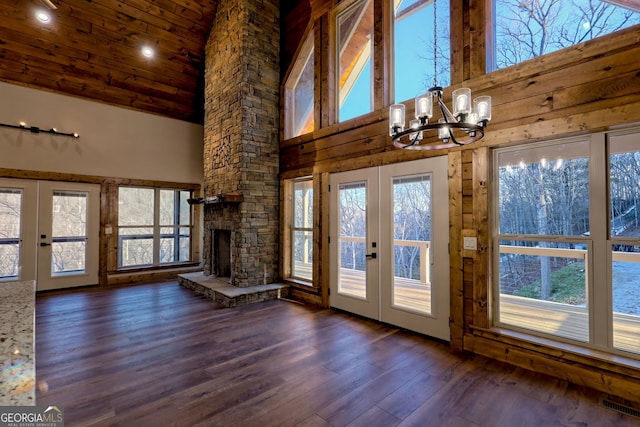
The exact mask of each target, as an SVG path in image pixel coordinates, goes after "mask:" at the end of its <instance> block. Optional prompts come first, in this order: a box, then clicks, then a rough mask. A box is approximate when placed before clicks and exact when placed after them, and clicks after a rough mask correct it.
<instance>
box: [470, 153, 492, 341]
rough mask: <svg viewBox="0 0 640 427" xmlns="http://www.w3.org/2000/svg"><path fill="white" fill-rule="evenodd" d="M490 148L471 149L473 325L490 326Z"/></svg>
mask: <svg viewBox="0 0 640 427" xmlns="http://www.w3.org/2000/svg"><path fill="white" fill-rule="evenodd" d="M488 187H489V149H488V148H486V147H481V148H476V149H474V150H473V212H474V225H475V227H474V231H475V232H476V236H477V246H478V249H477V251H476V252H475V259H474V269H473V300H474V306H473V307H474V311H473V320H474V325H477V326H480V327H484V328H486V327H488V326H489V316H490V304H489V301H488V300H489V298H488V294H489V291H490V284H489V274H488V269H489V262H490V260H489V239H490V236H489V191H488V190H489V189H488Z"/></svg>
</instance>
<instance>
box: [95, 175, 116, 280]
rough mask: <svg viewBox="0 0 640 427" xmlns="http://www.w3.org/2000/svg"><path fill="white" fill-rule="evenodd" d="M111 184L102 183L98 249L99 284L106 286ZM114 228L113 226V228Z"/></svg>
mask: <svg viewBox="0 0 640 427" xmlns="http://www.w3.org/2000/svg"><path fill="white" fill-rule="evenodd" d="M110 208H111V206H110V199H109V184H107V183H106V182H102V183H101V184H100V233H99V237H98V239H99V242H100V243H99V249H98V284H99V285H100V286H105V285H106V284H107V269H108V267H107V265H108V264H107V263H108V258H109V236H110V233H107V232H108V230H109V229H108V227H109V212H110ZM111 230H113V228H111Z"/></svg>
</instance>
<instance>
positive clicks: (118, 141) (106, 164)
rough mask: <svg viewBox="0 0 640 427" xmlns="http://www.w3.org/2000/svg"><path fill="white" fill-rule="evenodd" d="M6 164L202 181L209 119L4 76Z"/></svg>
mask: <svg viewBox="0 0 640 427" xmlns="http://www.w3.org/2000/svg"><path fill="white" fill-rule="evenodd" d="M21 121H23V122H25V123H26V124H27V125H28V126H37V127H40V128H41V129H51V128H54V127H55V128H56V129H57V130H58V131H60V132H77V133H78V134H79V135H80V138H79V139H75V138H70V137H65V136H56V135H51V134H46V133H39V134H34V133H31V132H27V131H24V130H18V129H10V128H4V127H0V168H10V169H26V170H33V171H47V172H62V173H71V174H83V175H97V176H104V177H112V178H136V179H148V180H159V181H171V182H183V183H200V184H202V181H203V179H202V176H203V167H202V154H203V139H204V137H203V126H201V125H196V124H193V123H188V122H184V121H180V120H173V119H168V118H164V117H160V116H157V115H153V114H147V113H141V112H138V111H134V110H129V109H125V108H119V107H114V106H111V105H107V104H101V103H98V102H93V101H87V100H82V99H79V98H74V97H70V96H64V95H58V94H55V93H51V92H46V91H40V90H36V89H31V88H26V87H22V86H17V85H12V84H8V83H3V82H0V123H3V124H11V125H17V124H18V123H19V122H21Z"/></svg>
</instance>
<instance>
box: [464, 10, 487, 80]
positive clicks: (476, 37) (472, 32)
mask: <svg viewBox="0 0 640 427" xmlns="http://www.w3.org/2000/svg"><path fill="white" fill-rule="evenodd" d="M488 7H489V2H488V0H480V1H470V2H469V13H468V16H469V28H468V32H469V65H468V67H469V78H474V77H478V76H483V75H485V74H486V73H487V32H488V31H489V28H491V27H492V25H491V22H490V21H489V20H490V19H492V17H491V15H490V13H489V9H488Z"/></svg>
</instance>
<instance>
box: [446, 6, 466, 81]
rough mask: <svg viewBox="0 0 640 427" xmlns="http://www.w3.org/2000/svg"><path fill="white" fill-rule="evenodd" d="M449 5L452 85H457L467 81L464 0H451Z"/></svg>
mask: <svg viewBox="0 0 640 427" xmlns="http://www.w3.org/2000/svg"><path fill="white" fill-rule="evenodd" d="M449 4H450V11H449V31H450V43H451V46H450V52H451V53H450V54H451V84H457V83H461V82H463V81H464V80H465V78H464V69H465V67H466V65H465V64H466V63H467V61H465V56H464V45H465V42H464V25H463V23H464V15H465V8H464V6H463V4H464V0H450V3H449Z"/></svg>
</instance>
